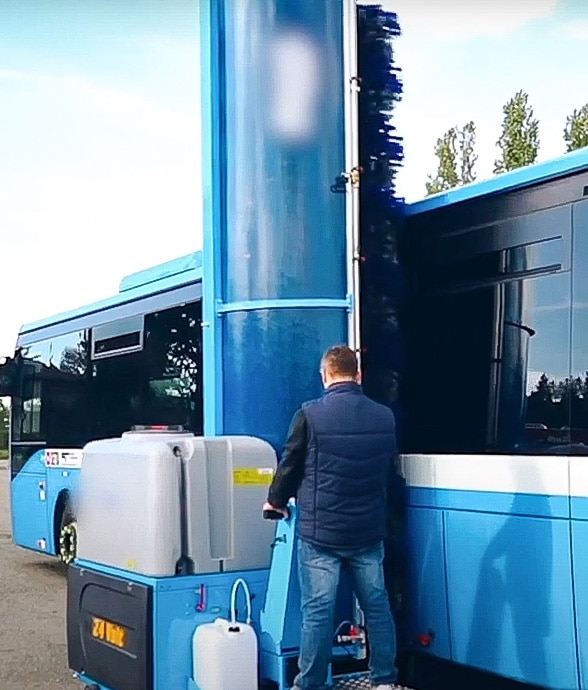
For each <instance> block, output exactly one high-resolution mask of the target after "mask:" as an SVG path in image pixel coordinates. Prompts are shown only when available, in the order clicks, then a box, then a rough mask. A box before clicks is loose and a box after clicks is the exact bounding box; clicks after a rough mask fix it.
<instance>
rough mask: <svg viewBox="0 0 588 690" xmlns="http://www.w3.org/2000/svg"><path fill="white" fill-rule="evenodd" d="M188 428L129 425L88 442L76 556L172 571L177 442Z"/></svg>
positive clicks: (176, 547) (177, 537)
mask: <svg viewBox="0 0 588 690" xmlns="http://www.w3.org/2000/svg"><path fill="white" fill-rule="evenodd" d="M193 438H194V437H193V435H192V434H188V433H178V432H168V433H166V434H162V433H157V434H155V433H152V432H132V433H127V434H123V436H122V437H121V438H116V439H105V440H101V441H94V442H91V443H89V444H87V445H86V446H85V448H84V452H83V460H82V468H81V472H80V482H79V488H78V492H77V496H75V504H74V505H75V512H76V518H77V530H78V549H77V557H78V558H80V559H84V560H88V561H93V562H96V563H102V564H104V565H109V566H112V567H114V568H120V569H122V570H131V571H135V572H138V573H141V574H143V575H149V576H154V577H157V576H159V577H163V576H166V575H173V574H174V573H175V570H176V563H177V562H178V560H179V558H180V556H181V522H180V496H181V464H180V463H181V460H180V457H178V456H177V455H176V454H175V453H174V448H175V447H176V446H180V447H182V448H184V449H185V452H187V453H189V452H190V450H189V449H190V448H191V444H190V443H189V442H190V440H192V439H193Z"/></svg>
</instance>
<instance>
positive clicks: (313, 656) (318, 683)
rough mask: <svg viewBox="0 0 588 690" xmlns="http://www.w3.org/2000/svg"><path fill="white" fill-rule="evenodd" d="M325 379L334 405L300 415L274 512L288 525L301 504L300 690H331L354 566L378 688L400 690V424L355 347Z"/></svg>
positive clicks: (336, 358) (328, 357) (269, 506)
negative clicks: (392, 579)
mask: <svg viewBox="0 0 588 690" xmlns="http://www.w3.org/2000/svg"><path fill="white" fill-rule="evenodd" d="M321 377H322V381H323V385H324V388H325V389H326V392H325V395H324V396H323V397H322V398H320V399H318V400H314V401H311V402H308V403H305V404H304V405H302V407H301V408H300V409H299V410H298V411H297V412H296V414H295V415H294V418H293V419H292V423H291V426H290V432H289V436H288V440H287V442H286V444H285V447H284V453H283V457H282V460H281V462H280V463H279V465H278V468H277V470H276V474H275V476H274V479H273V482H272V484H271V486H270V489H269V492H268V498H267V503H266V504H265V505H264V509H265V510H276V511H278V512H281V513H282V514H283V515H284V516H286V517H287V516H288V510H287V503H288V500H289V499H290V498H291V497H293V496H296V499H297V508H298V537H299V538H298V544H297V547H298V577H299V581H300V597H301V611H302V639H301V644H300V657H299V661H298V665H299V669H300V672H299V673H298V675H297V677H296V679H295V681H294V687H295V689H300V690H323V689H324V688H325V686H326V683H327V675H328V666H329V663H330V661H331V656H332V654H331V652H332V646H333V633H334V620H333V617H334V608H335V600H336V594H337V586H338V581H339V572H340V569H341V567H342V566H346V568H347V569H348V570H349V572H350V574H351V576H352V581H353V586H354V591H355V594H356V596H357V598H358V600H359V604H360V606H361V608H362V610H363V612H364V614H365V617H366V622H367V628H368V635H369V642H370V652H371V653H370V660H369V669H370V680H371V683H372V685H374V686H376V687H377V688H378V690H392V688H398V687H399V686H397V685H395V681H396V668H395V656H396V637H395V628H394V621H393V618H392V615H391V612H390V605H389V601H388V596H387V593H386V588H385V585H384V573H383V557H384V546H383V540H384V538H385V536H386V517H387V493H388V492H387V489H388V486H389V484H390V482H391V479H392V478H393V476H394V472H395V468H394V463H395V456H396V433H395V432H396V424H395V419H394V415H393V413H392V412H391V410H390V409H388V408H387V407H385V406H383V405H379V404H378V403H376V402H374V401H372V400H370V399H369V398H368V397H366V396H365V395H364V394H363V392H362V389H361V385H360V376H359V372H358V368H357V359H356V357H355V354H354V353H353V351H352V350H350V349H349V348H348V347H343V346H337V347H332V348H331V349H329V350H328V351H327V352H326V353H325V354H324V356H323V358H322V361H321Z"/></svg>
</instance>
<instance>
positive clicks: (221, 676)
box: [192, 579, 258, 690]
mask: <svg viewBox="0 0 588 690" xmlns="http://www.w3.org/2000/svg"><path fill="white" fill-rule="evenodd" d="M239 584H241V585H243V587H244V589H245V590H246V592H247V623H240V622H238V621H236V620H235V592H236V589H237V587H238V585H239ZM250 623H251V598H250V596H249V590H248V588H247V585H246V584H245V582H244V581H243V580H241V579H238V580H236V582H235V584H234V585H233V590H232V592H231V620H230V621H228V620H226V619H224V618H217V619H216V620H215V621H214V622H213V623H204V624H203V625H199V626H198V627H197V628H196V630H195V631H194V636H193V638H192V652H193V658H192V674H193V678H194V682H195V683H196V685H197V686H198V688H199V690H258V682H257V679H258V672H257V664H258V646H257V635H256V634H255V630H254V629H253V628H252V627H251V625H250Z"/></svg>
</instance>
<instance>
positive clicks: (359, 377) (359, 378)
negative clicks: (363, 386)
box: [355, 371, 361, 383]
mask: <svg viewBox="0 0 588 690" xmlns="http://www.w3.org/2000/svg"><path fill="white" fill-rule="evenodd" d="M355 380H356V381H357V383H361V371H358V372H357V376H356V377H355Z"/></svg>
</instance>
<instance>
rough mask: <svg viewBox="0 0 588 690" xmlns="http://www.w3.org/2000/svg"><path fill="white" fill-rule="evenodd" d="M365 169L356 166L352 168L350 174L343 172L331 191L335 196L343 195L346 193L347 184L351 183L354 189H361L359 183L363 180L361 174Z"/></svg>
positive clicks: (336, 179)
mask: <svg viewBox="0 0 588 690" xmlns="http://www.w3.org/2000/svg"><path fill="white" fill-rule="evenodd" d="M362 172H363V168H362V167H360V166H356V167H355V168H352V169H351V170H350V171H349V172H342V173H341V174H340V175H337V177H336V178H335V182H334V183H333V184H332V185H331V191H332V192H333V194H343V193H345V190H346V187H347V184H349V183H350V182H351V186H352V187H359V182H360V179H361V173H362Z"/></svg>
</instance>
